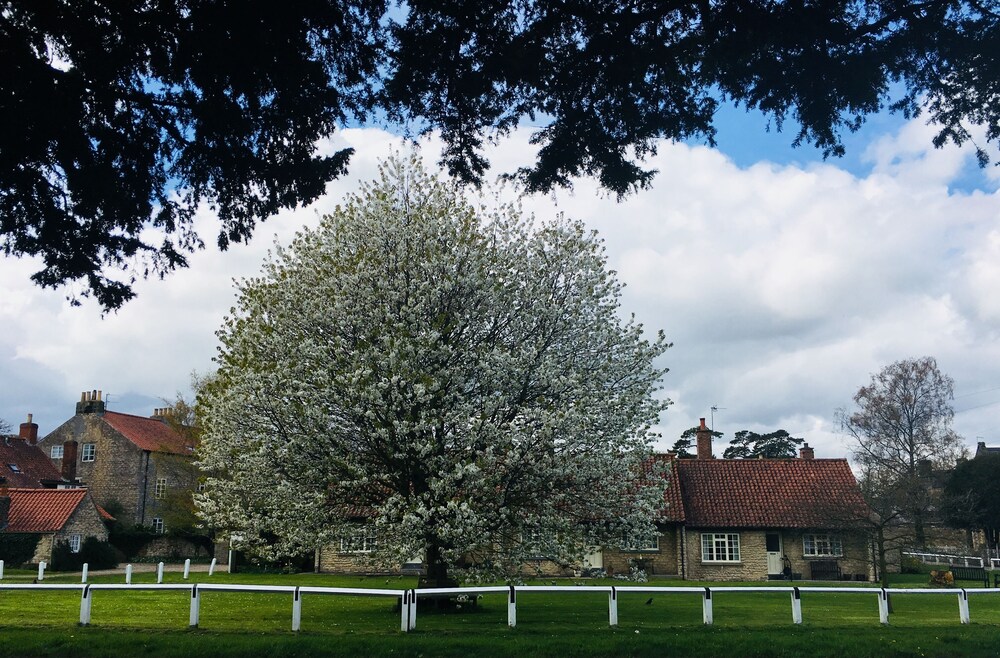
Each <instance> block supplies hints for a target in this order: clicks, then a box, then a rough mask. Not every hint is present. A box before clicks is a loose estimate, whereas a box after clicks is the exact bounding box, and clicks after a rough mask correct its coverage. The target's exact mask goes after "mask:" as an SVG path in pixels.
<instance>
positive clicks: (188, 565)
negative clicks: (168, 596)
mask: <svg viewBox="0 0 1000 658" xmlns="http://www.w3.org/2000/svg"><path fill="white" fill-rule="evenodd" d="M190 575H191V558H188V559H186V560H184V580H187V579H188V576H190Z"/></svg>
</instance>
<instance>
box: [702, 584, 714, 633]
mask: <svg viewBox="0 0 1000 658" xmlns="http://www.w3.org/2000/svg"><path fill="white" fill-rule="evenodd" d="M704 597H705V598H704V599H702V602H701V616H702V620H703V621H704V622H705V625H706V626H711V625H712V590H710V589H708V588H707V587H706V588H705V594H704Z"/></svg>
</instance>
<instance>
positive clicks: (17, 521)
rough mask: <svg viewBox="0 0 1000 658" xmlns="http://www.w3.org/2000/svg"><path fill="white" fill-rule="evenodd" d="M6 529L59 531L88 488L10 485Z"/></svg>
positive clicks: (12, 530) (7, 530) (85, 494)
mask: <svg viewBox="0 0 1000 658" xmlns="http://www.w3.org/2000/svg"><path fill="white" fill-rule="evenodd" d="M8 492H9V494H10V520H9V522H8V525H7V528H6V530H5V531H6V532H58V531H59V530H61V529H62V527H63V526H64V525H66V522H67V521H69V517H70V516H72V515H73V512H75V511H76V508H77V507H79V506H80V503H81V502H83V500H84V499H85V498H86V497H87V490H86V489H9V490H8Z"/></svg>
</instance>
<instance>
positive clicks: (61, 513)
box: [0, 488, 110, 564]
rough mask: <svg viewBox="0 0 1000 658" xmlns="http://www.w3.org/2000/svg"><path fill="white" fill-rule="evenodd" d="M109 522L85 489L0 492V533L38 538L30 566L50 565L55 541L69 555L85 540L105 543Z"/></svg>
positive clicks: (78, 548) (3, 490)
mask: <svg viewBox="0 0 1000 658" xmlns="http://www.w3.org/2000/svg"><path fill="white" fill-rule="evenodd" d="M109 518H110V517H109V516H108V515H107V513H106V512H104V511H103V510H101V509H100V508H99V507H98V506H97V505H96V504H95V503H94V500H93V498H91V496H90V492H88V491H87V490H86V489H80V488H76V489H6V488H3V489H0V531H2V532H4V533H9V534H28V535H39V536H40V537H39V541H38V545H37V546H36V548H35V555H34V557H32V559H31V562H32V563H33V564H38V563H39V562H41V561H42V560H45V561H46V562H51V561H52V551H53V549H54V548H55V545H56V543H57V542H59V541H66V542H68V543H69V545H70V549H71V550H72V551H73V552H78V551H79V550H80V547H81V546H82V545H83V541H84V540H86V539H87V538H88V537H96V538H97V539H99V540H101V541H107V539H108V529H107V527H106V526H105V525H104V521H105V520H107V519H109Z"/></svg>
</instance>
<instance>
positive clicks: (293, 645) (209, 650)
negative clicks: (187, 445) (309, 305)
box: [0, 572, 1000, 658]
mask: <svg viewBox="0 0 1000 658" xmlns="http://www.w3.org/2000/svg"><path fill="white" fill-rule="evenodd" d="M33 577H34V573H29V572H26V573H25V574H14V575H11V574H10V573H9V572H8V574H5V577H4V581H3V582H4V583H7V582H31V579H32V578H33ZM155 580H156V575H155V573H150V574H146V573H142V574H134V575H133V579H132V582H133V584H136V585H138V584H144V583H154V582H155ZM898 580H899V581H900V582H898V583H896V584H898V585H900V586H903V585H905V586H910V587H922V586H925V585H926V576H922V575H916V576H912V577H900V578H898ZM45 582H46V583H59V582H64V583H72V582H79V575H59V574H54V573H51V572H50V573H49V574H47V575H46V578H45ZM91 582H93V583H107V582H113V583H122V582H124V577H123V576H121V575H115V576H100V577H93V578H91ZM165 582H167V583H183V582H185V581H183V579H182V578H181V574H180V573H168V574H166V577H165ZM186 582H187V583H193V582H200V583H220V584H246V583H252V584H275V585H286V586H288V585H291V586H296V585H299V586H326V587H365V588H388V589H404V588H410V587H415V586H416V579H415V578H398V577H392V578H388V579H387V578H385V577H379V578H376V577H367V578H360V577H346V576H330V575H316V574H294V575H276V574H232V575H230V574H226V573H216V574H215V575H213V576H211V577H209V576H208V574H207V573H192V574H191V579H190V580H189V581H186ZM549 582H550V581H544V582H543V583H541V584H549ZM573 582H574V581H559V584H572V583H573ZM590 582H591V583H592V584H614V585H619V586H621V585H630V584H631V583H623V582H621V581H590ZM761 584H762V583H745V585H747V586H759V585H761ZM795 584H798V585H801V586H813V585H815V584H816V583H804V582H803V583H795ZM964 584H966V583H963V585H964ZM650 585H656V586H659V587H660V588H661V589H660V590H657V591H656V592H654V593H652V594H648V593H638V592H636V593H625V592H623V593H620V594H619V601H618V616H619V625H618V627H617V628H610V627H609V626H608V597H607V595H606V594H602V593H577V592H572V593H570V594H560V593H541V592H520V593H519V594H518V605H517V621H518V624H517V628H514V629H510V628H508V627H507V604H506V597H505V596H504V595H503V594H487V595H484V596H483V597H482V598H481V599H480V600H479V601H478V605H477V606H476V607H475V609H472V606H470V605H468V604H467V605H465V606H464V607H463V608H462V609H459V610H450V611H436V610H427V609H423V608H421V609H420V610H419V611H418V614H417V628H416V630H415V631H413V632H411V633H409V634H404V633H402V632H400V630H399V626H400V614H399V612H398V611H397V610H396V601H397V600H396V599H394V598H391V597H386V598H381V597H343V596H329V595H319V594H311V593H307V594H304V595H303V597H302V629H301V632H299V633H292V632H291V630H290V628H291V610H292V597H291V595H290V594H270V593H268V594H262V593H245V592H215V591H204V592H203V593H202V595H201V596H202V599H201V620H200V626H199V628H198V629H188V627H187V625H188V610H189V601H190V592H189V591H187V590H179V591H158V592H153V591H142V590H133V591H121V590H111V591H105V590H96V591H94V592H93V596H94V598H93V607H92V623H91V625H90V626H88V627H80V626H79V625H78V624H77V621H78V619H79V610H80V593H79V592H78V591H45V592H38V591H14V590H0V656H65V655H73V656H126V655H149V656H175V655H176V656H202V655H204V656H209V655H212V656H215V655H218V656H242V655H248V654H255V653H257V654H261V655H262V656H263V655H265V654H266V655H267V656H327V655H358V654H368V655H400V656H410V655H413V656H416V655H455V656H458V655H462V656H468V655H475V656H477V657H478V656H506V655H512V654H518V653H523V654H525V655H530V656H536V655H539V656H559V657H560V658H565V657H567V656H578V655H579V656H584V655H622V656H625V655H651V656H652V655H666V654H669V655H672V656H677V655H681V656H686V655H691V656H716V655H728V656H744V655H747V656H799V655H810V656H873V657H874V656H921V655H926V656H996V655H998V654H1000V593H997V594H981V595H973V596H971V597H970V601H971V603H970V609H971V616H972V622H973V623H972V624H969V625H961V624H959V618H958V599H957V595H956V594H955V593H948V594H940V595H932V596H929V595H920V594H895V595H893V601H892V603H893V614H892V616H891V619H890V625H889V626H888V627H883V626H881V625H880V624H879V619H878V605H877V598H876V595H875V593H874V592H873V593H871V594H865V595H858V594H841V593H834V592H829V593H813V592H806V593H803V594H802V611H803V623H802V624H801V625H793V624H792V617H791V602H790V595H789V594H788V593H787V592H774V593H760V592H717V593H715V595H714V597H713V607H714V622H715V623H714V625H713V626H705V625H703V624H702V599H701V597H700V596H699V595H698V594H692V593H683V592H678V591H676V590H675V588H676V587H692V586H702V585H710V586H711V585H721V583H693V582H690V581H667V580H655V581H653V582H652V583H650ZM775 585H777V586H784V585H785V584H784V583H776V584H775ZM831 585H839V584H838V583H831Z"/></svg>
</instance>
